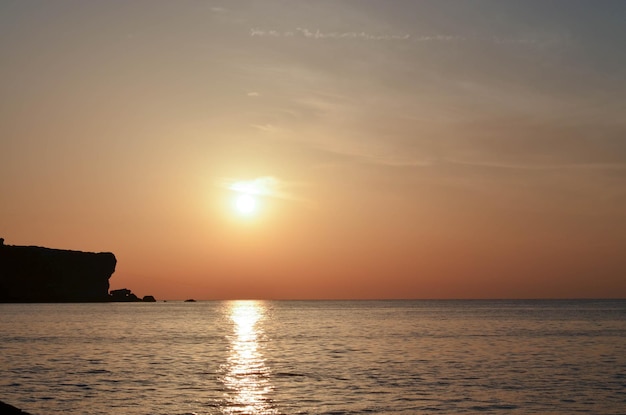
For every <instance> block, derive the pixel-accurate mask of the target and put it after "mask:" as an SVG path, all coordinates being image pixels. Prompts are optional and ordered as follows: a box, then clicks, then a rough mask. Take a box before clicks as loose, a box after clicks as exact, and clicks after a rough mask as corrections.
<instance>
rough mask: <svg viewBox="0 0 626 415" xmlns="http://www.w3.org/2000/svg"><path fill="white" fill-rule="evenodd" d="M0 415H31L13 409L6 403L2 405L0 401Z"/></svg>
mask: <svg viewBox="0 0 626 415" xmlns="http://www.w3.org/2000/svg"><path fill="white" fill-rule="evenodd" d="M0 414H2V415H31V414H30V413H28V412H24V411H22V410H21V409H19V408H16V407H14V406H13V405H9V404H8V403H4V402H2V401H0Z"/></svg>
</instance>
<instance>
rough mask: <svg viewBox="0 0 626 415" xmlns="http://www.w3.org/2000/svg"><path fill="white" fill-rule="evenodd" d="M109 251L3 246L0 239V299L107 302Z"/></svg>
mask: <svg viewBox="0 0 626 415" xmlns="http://www.w3.org/2000/svg"><path fill="white" fill-rule="evenodd" d="M116 264H117V259H116V258H115V255H113V254H112V253H111V252H100V253H95V252H82V251H70V250H63V249H51V248H44V247H39V246H17V245H4V239H2V238H0V302H5V303H6V302H44V303H45V302H105V301H110V300H111V298H110V296H109V278H110V277H111V275H112V274H113V272H115V265H116Z"/></svg>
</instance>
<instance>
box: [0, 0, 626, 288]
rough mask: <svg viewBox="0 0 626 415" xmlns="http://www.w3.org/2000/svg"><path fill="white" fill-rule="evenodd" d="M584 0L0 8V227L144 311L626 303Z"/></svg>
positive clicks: (609, 142)
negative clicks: (471, 302) (107, 270)
mask: <svg viewBox="0 0 626 415" xmlns="http://www.w3.org/2000/svg"><path fill="white" fill-rule="evenodd" d="M504 3H506V4H504ZM605 6H606V7H604V8H603V9H602V10H597V9H596V8H594V7H593V6H592V4H591V2H578V1H563V2H559V1H557V2H550V3H549V4H545V2H533V1H524V2H499V1H480V2H465V1H459V2H455V1H442V2H428V1H425V2H419V1H415V2H403V1H388V2H369V1H316V2H305V1H297V0H294V1H288V2H284V1H274V0H270V1H267V2H243V1H242V2H240V1H228V2H211V1H206V2H191V1H188V2H187V1H181V2H168V1H165V2H160V1H151V2H148V3H142V2H129V3H124V2H120V3H117V2H116V3H110V2H99V3H84V2H72V1H59V2H44V3H42V2H30V1H16V2H12V1H8V2H2V4H1V5H0V29H1V30H2V36H0V39H1V40H0V53H1V54H2V56H3V59H2V63H1V64H0V91H1V93H0V237H3V238H5V240H6V241H5V243H7V244H13V245H41V246H48V247H54V248H67V249H78V250H88V251H111V252H114V253H115V255H116V257H117V259H118V265H117V270H116V272H115V274H113V277H112V278H111V288H114V289H115V288H122V287H127V288H130V289H131V290H133V292H135V293H136V294H138V295H146V294H151V295H154V296H155V297H157V298H158V299H184V298H189V297H193V298H196V299H239V298H262V299H304V298H307V299H308V298H342V299H343V298H346V299H347V298H566V297H570V298H571V297H626V282H625V281H626V255H624V254H623V252H624V247H626V138H625V137H626V122H625V119H626V118H624V115H623V114H624V113H625V111H626V107H625V105H626V104H625V103H626V86H625V85H626V53H625V52H624V49H623V40H624V39H626V30H625V29H624V28H623V27H622V26H623V25H622V22H621V20H620V19H619V18H618V16H623V15H624V12H625V11H626V5H624V4H622V3H621V2H614V3H610V4H609V3H606V4H605ZM614 9H615V10H614ZM255 179H259V180H261V181H263V180H267V181H269V182H270V183H271V186H269V188H268V189H267V191H266V192H265V193H263V194H261V195H256V196H255V198H256V201H257V204H258V206H257V207H258V210H257V211H255V212H254V214H252V215H250V216H248V217H244V216H241V215H240V214H238V213H237V212H236V210H235V209H233V207H232V204H233V198H235V197H236V196H237V194H238V192H237V191H234V190H232V189H231V188H229V186H231V185H232V183H235V182H238V181H248V182H249V181H253V180H255Z"/></svg>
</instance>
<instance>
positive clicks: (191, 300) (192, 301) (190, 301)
mask: <svg viewBox="0 0 626 415" xmlns="http://www.w3.org/2000/svg"><path fill="white" fill-rule="evenodd" d="M185 302H186V303H195V302H196V300H194V299H193V298H190V299H188V300H185Z"/></svg>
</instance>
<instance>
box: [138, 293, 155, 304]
mask: <svg viewBox="0 0 626 415" xmlns="http://www.w3.org/2000/svg"><path fill="white" fill-rule="evenodd" d="M141 301H143V302H144V303H156V298H154V297H153V296H151V295H144V296H143V298H142V299H141Z"/></svg>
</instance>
